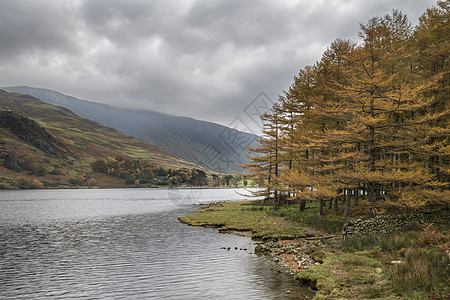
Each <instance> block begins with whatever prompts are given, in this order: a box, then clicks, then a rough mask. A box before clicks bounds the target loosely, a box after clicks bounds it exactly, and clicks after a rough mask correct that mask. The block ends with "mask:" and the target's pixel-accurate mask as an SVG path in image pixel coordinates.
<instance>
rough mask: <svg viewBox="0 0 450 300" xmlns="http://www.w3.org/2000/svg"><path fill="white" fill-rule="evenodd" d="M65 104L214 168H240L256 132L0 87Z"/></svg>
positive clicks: (34, 90)
mask: <svg viewBox="0 0 450 300" xmlns="http://www.w3.org/2000/svg"><path fill="white" fill-rule="evenodd" d="M3 89H5V90H7V91H10V92H16V93H21V94H25V95H30V96H33V97H36V98H38V99H40V100H42V101H44V102H47V103H50V104H53V105H57V106H62V107H65V108H67V109H69V110H71V111H73V112H74V113H75V114H77V115H79V116H81V117H83V118H86V119H90V120H93V121H95V122H98V123H100V124H102V125H104V126H108V127H111V128H115V129H116V130H118V131H120V132H122V133H123V134H126V135H129V136H133V137H135V138H138V139H140V140H142V141H144V142H147V143H149V144H152V145H155V146H159V147H161V148H163V149H165V150H166V151H168V152H170V153H171V154H173V155H175V156H178V157H180V158H183V159H185V160H187V161H190V162H192V163H195V164H197V165H201V166H204V167H206V168H208V169H211V170H213V171H216V172H222V173H234V171H235V170H236V171H242V170H241V168H239V167H238V166H236V163H238V164H242V163H244V162H248V158H247V156H246V155H245V151H246V149H247V146H252V147H255V146H256V144H257V142H256V138H257V137H258V136H256V135H254V134H250V133H246V132H242V131H238V130H236V129H233V128H229V127H226V126H222V125H219V124H215V123H211V122H205V121H199V120H195V119H191V118H188V117H178V116H170V115H165V114H162V113H157V112H152V111H133V110H128V109H119V108H115V107H112V106H108V105H104V104H99V103H94V102H89V101H85V100H80V99H77V98H74V97H70V96H67V95H64V94H61V93H59V92H56V91H52V90H47V89H41V88H33V87H27V86H20V87H8V88H3Z"/></svg>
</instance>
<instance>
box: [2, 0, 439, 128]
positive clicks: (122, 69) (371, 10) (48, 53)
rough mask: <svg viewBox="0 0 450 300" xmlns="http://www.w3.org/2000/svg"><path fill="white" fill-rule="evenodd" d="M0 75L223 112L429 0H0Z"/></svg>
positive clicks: (93, 96)
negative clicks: (379, 21)
mask: <svg viewBox="0 0 450 300" xmlns="http://www.w3.org/2000/svg"><path fill="white" fill-rule="evenodd" d="M0 3H1V5H2V9H1V10H0V41H1V43H0V85H3V86H6V85H32V86H38V87H45V88H50V89H55V90H58V91H60V92H63V93H66V94H70V95H73V96H75V97H79V98H83V99H87V100H92V101H98V102H103V103H109V104H111V105H116V106H122V107H129V108H133V109H148V110H156V111H161V112H165V113H172V114H177V115H187V116H192V117H196V118H200V119H205V120H209V121H217V122H220V123H223V124H228V123H229V122H231V121H232V120H233V119H234V118H235V117H236V116H239V115H240V114H242V110H243V109H244V108H245V106H246V105H247V104H248V103H250V102H251V101H252V100H253V99H254V97H256V96H257V95H258V94H259V93H260V92H262V91H264V92H266V93H267V94H268V95H269V96H270V97H271V98H273V99H276V98H277V95H278V94H279V93H281V92H282V90H283V89H287V88H288V87H289V85H290V84H291V82H292V80H293V76H294V75H295V74H296V73H297V72H298V70H299V69H300V68H302V67H304V66H305V65H309V64H313V63H314V62H315V61H316V60H318V59H320V57H321V55H322V52H323V51H324V50H325V48H326V47H327V46H328V45H329V44H330V43H331V42H332V41H334V40H335V39H336V38H338V37H340V38H350V39H354V40H356V39H357V37H358V35H357V34H358V29H359V23H360V22H366V21H367V20H368V19H369V18H370V17H373V16H376V15H378V16H382V15H384V14H386V13H389V12H390V11H391V10H392V9H400V10H401V11H403V12H404V13H406V14H407V15H408V16H409V17H410V19H411V20H412V21H413V22H416V19H417V17H418V16H419V15H420V14H422V13H423V12H424V11H425V9H426V8H427V7H431V6H432V5H433V4H434V0H433V1H432V0H426V1H425V0H424V1H410V0H379V1H364V0H332V1H323V0H317V1H305V0H298V1H295V0H291V1H276V0H248V1H242V0H217V1H211V0H191V1H188V0H179V1H164V0H160V1H147V0H58V1H53V0H16V1H6V0H0Z"/></svg>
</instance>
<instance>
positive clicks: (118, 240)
mask: <svg viewBox="0 0 450 300" xmlns="http://www.w3.org/2000/svg"><path fill="white" fill-rule="evenodd" d="M239 199H244V197H242V196H239V195H238V194H236V193H235V191H234V190H232V189H178V190H176V189H106V190H96V189H81V190H17V191H0V299H308V298H310V297H311V295H312V294H311V293H310V292H309V291H308V290H307V289H305V288H300V287H298V286H297V282H296V281H295V280H293V279H292V275H290V274H289V273H287V272H280V271H279V267H278V266H277V265H276V264H275V263H273V262H272V261H270V260H269V259H267V258H266V257H264V256H262V257H261V256H258V255H256V254H254V247H255V244H254V242H253V241H252V240H251V239H250V238H248V237H244V236H238V235H234V234H219V233H218V232H217V230H215V229H212V228H199V227H192V226H188V225H186V224H182V223H180V222H179V221H178V217H180V216H184V215H187V214H189V213H191V212H192V211H193V210H195V209H197V208H199V204H201V203H208V202H216V201H233V200H239ZM227 248H230V249H229V250H227ZM235 249H237V250H235ZM241 249H242V250H241ZM244 249H247V250H244ZM287 291H289V292H290V293H289V294H288V293H287Z"/></svg>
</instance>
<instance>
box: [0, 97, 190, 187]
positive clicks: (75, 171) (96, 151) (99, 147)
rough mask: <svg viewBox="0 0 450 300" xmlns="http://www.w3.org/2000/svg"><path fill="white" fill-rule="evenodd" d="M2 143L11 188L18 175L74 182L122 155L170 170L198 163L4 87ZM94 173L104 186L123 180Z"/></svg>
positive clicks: (2, 166) (2, 169) (1, 162)
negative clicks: (99, 162) (94, 165)
mask: <svg viewBox="0 0 450 300" xmlns="http://www.w3.org/2000/svg"><path fill="white" fill-rule="evenodd" d="M0 141H1V142H0V174H1V178H0V184H3V186H6V187H8V186H9V185H10V183H11V182H12V180H14V179H15V178H17V177H23V178H25V179H27V180H33V179H38V180H40V181H43V182H45V183H46V184H47V185H48V186H64V185H69V181H70V179H72V181H74V180H73V179H74V178H77V180H78V179H79V178H85V179H87V178H89V177H90V176H91V175H90V173H92V170H91V167H90V163H92V162H93V161H95V160H98V159H103V158H114V157H118V156H121V157H123V158H125V159H142V160H146V161H148V162H151V163H154V164H157V165H160V166H164V167H167V168H181V167H187V168H193V167H195V165H193V164H191V163H189V162H186V161H183V160H181V159H179V158H177V157H175V156H173V155H172V154H170V153H168V152H166V151H164V150H163V149H161V148H159V147H156V146H152V145H149V144H146V143H144V142H142V141H140V140H138V139H135V138H133V137H129V136H124V135H123V134H121V133H119V132H118V131H116V130H115V129H111V128H108V127H105V126H102V125H100V124H98V123H96V122H93V121H90V120H86V119H83V118H81V117H79V116H77V115H75V114H74V113H72V112H71V111H69V110H67V109H65V108H62V107H56V106H53V105H50V104H48V103H44V102H42V101H40V100H38V99H36V98H33V97H31V96H26V95H21V94H15V93H8V92H5V91H3V90H0ZM92 176H94V177H95V180H96V182H97V185H100V186H116V185H122V184H123V182H122V180H117V179H115V178H112V177H110V176H106V175H102V174H95V175H92ZM86 181H87V180H86Z"/></svg>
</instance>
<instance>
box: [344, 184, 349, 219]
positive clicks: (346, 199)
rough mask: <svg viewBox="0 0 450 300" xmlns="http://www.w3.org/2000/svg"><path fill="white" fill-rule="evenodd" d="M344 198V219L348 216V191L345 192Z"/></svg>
mask: <svg viewBox="0 0 450 300" xmlns="http://www.w3.org/2000/svg"><path fill="white" fill-rule="evenodd" d="M344 198H345V209H344V217H346V218H348V216H349V215H350V193H349V190H345V192H344Z"/></svg>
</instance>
